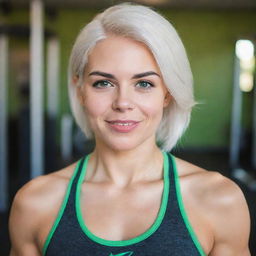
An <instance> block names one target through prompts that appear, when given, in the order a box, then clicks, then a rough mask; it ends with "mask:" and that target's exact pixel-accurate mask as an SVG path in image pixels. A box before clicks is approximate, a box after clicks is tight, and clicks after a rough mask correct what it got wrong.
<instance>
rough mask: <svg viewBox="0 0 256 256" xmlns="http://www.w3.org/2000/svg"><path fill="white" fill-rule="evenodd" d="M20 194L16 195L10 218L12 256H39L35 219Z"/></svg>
mask: <svg viewBox="0 0 256 256" xmlns="http://www.w3.org/2000/svg"><path fill="white" fill-rule="evenodd" d="M25 200H26V198H23V196H22V195H20V194H19V193H18V194H17V195H16V197H15V199H14V202H13V205H12V208H11V213H10V218H9V233H10V240H11V252H10V255H11V256H16V255H17V256H23V255H24V256H25V255H26V256H30V255H31V256H32V255H33V256H37V255H38V256H39V255H40V253H39V252H38V249H37V246H36V243H35V242H34V241H35V237H34V236H33V234H34V231H33V228H34V224H35V222H34V218H33V216H32V215H31V213H30V211H29V207H28V203H27V202H24V201H25Z"/></svg>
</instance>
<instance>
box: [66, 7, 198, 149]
mask: <svg viewBox="0 0 256 256" xmlns="http://www.w3.org/2000/svg"><path fill="white" fill-rule="evenodd" d="M110 35H118V36H124V37H128V38H131V39H133V40H136V41H139V42H142V43H144V44H145V45H146V46H147V47H148V49H149V50H150V51H151V52H152V54H153V56H154V58H155V60H156V62H157V64H158V66H159V68H160V71H161V75H162V78H163V80H164V83H165V85H166V87H167V89H168V91H169V93H170V94H171V96H172V100H171V102H170V104H169V105H168V106H167V107H166V108H165V109H164V112H163V117H162V120H161V122H160V124H159V127H158V129H157V132H156V140H157V144H158V145H159V147H160V148H161V149H162V150H164V151H170V150H171V149H172V148H173V147H174V146H175V144H176V143H177V141H178V139H179V138H180V137H181V136H182V134H183V133H184V131H185V130H186V128H187V127H188V124H189V121H190V115H191V110H192V107H193V106H194V105H195V101H194V96H193V77H192V73H191V69H190V65H189V62H188V58H187V55H186V51H185V49H184V46H183V44H182V41H181V39H180V37H179V36H178V34H177V32H176V30H175V29H174V27H173V26H172V25H171V24H170V23H169V22H168V21H167V20H166V19H165V18H164V17H163V16H161V15H160V14H158V13H157V12H155V11H153V10H152V9H151V8H149V7H146V6H142V5H136V4H130V3H123V4H118V5H115V6H112V7H110V8H108V9H106V10H105V11H104V12H102V13H100V14H98V15H97V16H96V17H95V18H94V19H93V20H92V21H91V22H90V23H88V24H87V25H86V26H85V27H84V28H83V29H82V30H81V32H80V34H79V35H78V37H77V39H76V41H75V43H74V46H73V49H72V52H71V56H70V60H69V70H68V79H69V85H68V86H69V98H70V104H71V110H72V112H73V115H74V118H75V120H76V122H77V124H78V126H79V127H80V128H81V129H82V131H83V132H84V133H85V135H86V136H87V137H88V138H93V137H94V135H93V131H92V130H91V128H90V125H89V122H88V120H87V117H86V114H85V111H84V107H83V106H82V105H81V103H80V101H79V99H78V97H77V90H76V86H82V84H83V82H84V81H83V77H84V70H85V67H86V64H87V61H88V54H89V53H90V51H91V50H92V49H93V47H94V46H95V45H96V44H97V42H99V41H100V40H103V39H105V38H107V37H108V36H110ZM74 77H76V78H77V79H76V80H77V81H76V83H74Z"/></svg>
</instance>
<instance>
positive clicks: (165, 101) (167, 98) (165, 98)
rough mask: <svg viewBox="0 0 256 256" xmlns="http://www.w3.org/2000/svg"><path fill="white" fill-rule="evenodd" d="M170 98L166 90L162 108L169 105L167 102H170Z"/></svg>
mask: <svg viewBox="0 0 256 256" xmlns="http://www.w3.org/2000/svg"><path fill="white" fill-rule="evenodd" d="M171 99H172V96H171V94H170V93H169V91H167V92H166V93H165V97H164V108H166V107H167V106H168V105H169V103H170V102H171Z"/></svg>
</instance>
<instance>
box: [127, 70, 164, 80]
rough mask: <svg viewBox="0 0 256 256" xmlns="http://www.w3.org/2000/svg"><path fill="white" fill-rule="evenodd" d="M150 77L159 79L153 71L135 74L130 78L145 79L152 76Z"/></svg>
mask: <svg viewBox="0 0 256 256" xmlns="http://www.w3.org/2000/svg"><path fill="white" fill-rule="evenodd" d="M152 75H154V76H158V77H160V76H159V75H158V74H157V73H156V72H154V71H148V72H144V73H140V74H136V75H134V76H133V77H132V79H136V78H142V77H145V76H152Z"/></svg>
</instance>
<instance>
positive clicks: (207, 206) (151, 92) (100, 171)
mask: <svg viewBox="0 0 256 256" xmlns="http://www.w3.org/2000/svg"><path fill="white" fill-rule="evenodd" d="M149 71H150V72H154V73H155V74H151V75H146V76H145V75H144V76H143V77H140V78H138V74H142V73H145V72H149ZM95 72H97V73H95ZM99 72H101V73H100V74H99ZM102 72H104V73H107V77H106V74H102ZM110 75H111V76H110ZM136 75H137V77H136V78H134V76H136ZM77 80H78V79H77V78H76V77H74V82H76V81H77ZM102 80H104V81H102ZM99 81H101V82H99ZM145 81H147V82H150V83H151V84H153V87H151V86H150V85H149V84H148V83H147V82H145ZM77 95H78V97H79V100H80V103H81V104H82V105H83V106H84V108H85V111H86V114H87V116H88V119H89V121H90V125H91V127H92V129H93V131H94V133H95V139H96V148H95V150H94V151H93V153H92V155H91V158H90V161H89V163H88V168H87V170H88V171H87V174H86V177H85V180H84V182H83V185H82V192H81V206H82V214H83V219H84V222H85V223H86V225H87V227H88V228H89V229H90V230H91V232H92V233H94V234H95V235H97V236H99V237H101V238H104V239H109V240H123V239H130V238H133V237H135V236H138V235H140V234H141V233H143V232H145V231H146V230H147V229H148V228H149V227H150V226H151V225H152V223H153V222H154V220H155V218H156V216H157V213H158V210H159V207H160V204H161V196H162V192H163V178H162V174H163V157H162V153H161V152H160V150H159V149H158V147H157V146H156V144H155V132H156V129H157V126H158V124H159V122H160V120H161V117H162V113H163V109H164V108H165V107H166V106H167V105H168V104H169V102H170V101H171V100H172V98H171V96H170V94H169V93H168V92H167V90H166V88H165V86H164V83H163V80H162V78H161V73H160V71H159V68H158V66H157V64H156V62H155V60H154V58H153V56H152V54H151V53H150V51H149V50H148V49H147V48H146V47H145V46H144V45H143V44H141V43H138V42H135V41H133V40H131V39H127V38H122V37H113V36H111V37H109V38H107V39H105V40H103V41H101V42H99V43H98V44H97V45H96V46H95V48H94V49H93V50H92V52H91V54H90V56H89V64H88V66H87V68H86V70H85V73H84V84H83V85H82V86H81V87H80V88H79V89H77ZM113 120H134V121H138V122H139V123H138V125H137V126H136V127H135V128H134V129H132V130H131V131H129V132H120V131H117V130H116V129H114V128H113V127H112V126H111V125H110V124H109V121H113ZM115 125H118V124H115ZM131 159H132V161H131ZM176 163H177V169H178V175H179V177H180V185H181V193H182V198H183V201H184V205H185V210H186V212H187V214H188V218H189V220H190V222H191V225H192V227H193V228H194V231H195V233H196V235H197V237H198V239H199V241H200V243H201V245H202V247H203V249H204V251H205V253H206V254H207V255H211V256H220V255H225V256H231V255H232V256H236V255H237V256H248V255H250V253H249V250H248V238H249V230H250V217H249V213H248V207H247V204H246V201H245V199H244V196H243V194H242V192H241V190H240V189H239V188H238V186H237V185H236V184H235V183H233V182H232V181H231V180H229V179H227V178H225V177H223V176H222V175H221V174H219V173H218V172H213V171H207V170H204V169H202V168H200V167H197V166H195V165H193V164H191V163H188V162H186V161H184V160H181V159H179V158H176ZM75 164H76V163H74V164H72V165H70V166H68V167H66V168H64V169H62V170H60V171H57V172H54V173H52V174H49V175H45V176H41V177H38V178H36V179H34V180H32V181H30V182H29V183H28V184H26V185H25V186H24V187H23V188H21V189H20V190H19V191H18V193H17V194H16V197H15V199H14V202H13V206H12V210H11V215H10V235H11V241H12V250H11V255H12V256H15V255H18V256H23V255H26V256H30V255H31V256H32V255H33V256H36V255H41V251H42V248H43V245H44V242H45V240H46V237H47V235H48V233H49V231H50V229H51V227H52V225H53V223H54V220H55V218H56V216H57V213H58V209H59V208H60V205H61V203H62V200H63V198H64V194H65V189H66V187H67V184H68V182H69V179H70V177H71V175H72V173H73V171H74V168H75ZM124 207H125V208H126V209H127V210H126V211H122V210H121V209H123V208H124ZM85 209H86V210H85ZM99 219H100V220H101V222H100V225H99V221H98V220H99Z"/></svg>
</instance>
